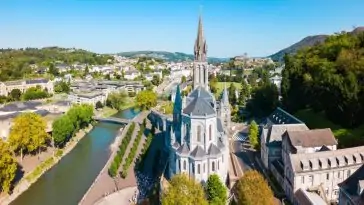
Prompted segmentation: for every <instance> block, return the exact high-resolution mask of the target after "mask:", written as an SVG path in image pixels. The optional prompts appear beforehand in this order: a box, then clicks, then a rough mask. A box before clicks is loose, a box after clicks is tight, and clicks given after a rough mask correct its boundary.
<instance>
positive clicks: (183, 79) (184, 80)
mask: <svg viewBox="0 0 364 205" xmlns="http://www.w3.org/2000/svg"><path fill="white" fill-rule="evenodd" d="M185 82H187V78H186V76H184V75H183V76H182V78H181V83H185Z"/></svg>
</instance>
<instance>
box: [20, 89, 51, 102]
mask: <svg viewBox="0 0 364 205" xmlns="http://www.w3.org/2000/svg"><path fill="white" fill-rule="evenodd" d="M46 97H48V92H46V91H45V90H42V88H41V87H31V88H28V89H27V90H26V91H25V92H24V94H23V95H22V98H23V100H35V99H42V98H46Z"/></svg>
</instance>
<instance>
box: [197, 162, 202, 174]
mask: <svg viewBox="0 0 364 205" xmlns="http://www.w3.org/2000/svg"><path fill="white" fill-rule="evenodd" d="M200 172H201V165H200V164H198V165H197V174H200Z"/></svg>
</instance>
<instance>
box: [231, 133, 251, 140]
mask: <svg viewBox="0 0 364 205" xmlns="http://www.w3.org/2000/svg"><path fill="white" fill-rule="evenodd" d="M232 139H233V141H240V142H246V141H248V135H247V134H242V133H236V134H235V135H233V137H232Z"/></svg>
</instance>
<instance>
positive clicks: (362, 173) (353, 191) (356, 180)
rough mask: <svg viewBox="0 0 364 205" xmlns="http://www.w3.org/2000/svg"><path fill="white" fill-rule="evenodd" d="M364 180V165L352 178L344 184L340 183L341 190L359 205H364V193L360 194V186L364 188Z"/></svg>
mask: <svg viewBox="0 0 364 205" xmlns="http://www.w3.org/2000/svg"><path fill="white" fill-rule="evenodd" d="M363 180H364V165H362V166H361V167H360V168H359V169H357V170H356V171H355V172H354V173H353V174H352V175H350V177H348V178H347V179H346V180H344V181H343V182H341V183H339V184H338V186H339V187H340V189H342V190H344V191H345V192H346V194H347V195H349V196H350V198H351V199H352V200H353V201H355V202H356V203H357V204H364V192H363V193H362V194H360V195H359V194H358V186H361V188H363Z"/></svg>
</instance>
